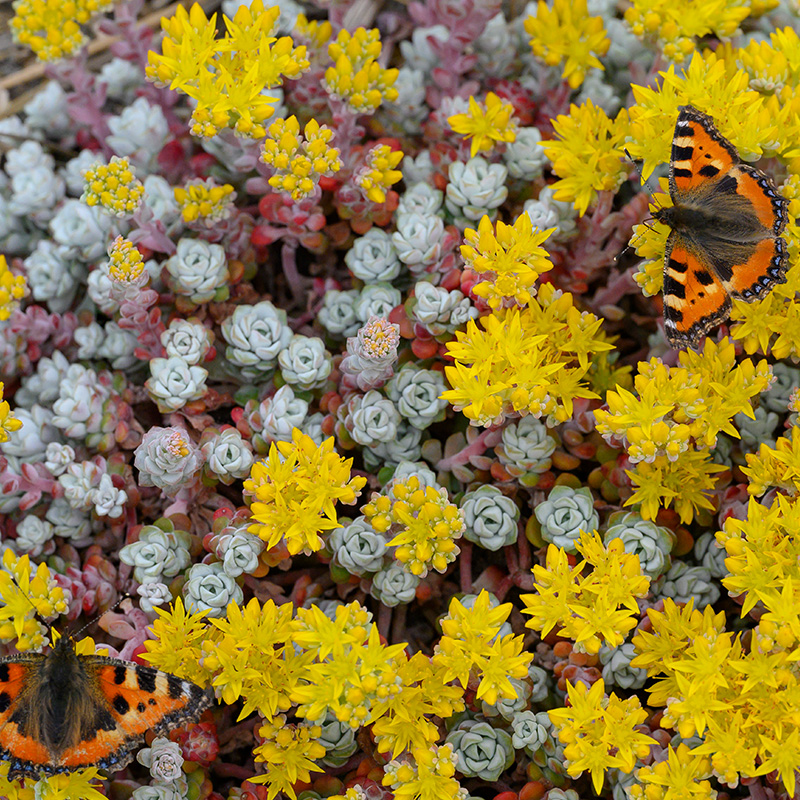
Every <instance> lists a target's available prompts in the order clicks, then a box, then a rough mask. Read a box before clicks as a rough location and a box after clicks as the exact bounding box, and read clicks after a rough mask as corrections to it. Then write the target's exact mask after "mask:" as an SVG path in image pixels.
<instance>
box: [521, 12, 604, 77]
mask: <svg viewBox="0 0 800 800" xmlns="http://www.w3.org/2000/svg"><path fill="white" fill-rule="evenodd" d="M525 30H526V32H527V33H528V34H529V35H530V37H531V42H530V43H531V47H532V48H533V52H534V54H535V55H537V56H539V57H540V58H542V59H544V61H545V63H546V64H549V65H551V66H555V65H556V64H560V63H562V62H563V65H564V67H563V72H562V75H563V77H564V79H565V80H566V81H568V82H569V85H570V86H571V87H572V88H573V89H577V88H578V86H580V85H581V84H582V83H583V81H584V79H585V78H586V72H587V69H588V68H590V67H595V68H598V69H603V65H602V63H601V62H600V60H599V59H598V56H604V55H605V54H606V52H607V51H608V48H609V45H610V44H611V42H610V40H609V39H608V36H607V35H606V31H605V27H604V26H603V18H602V17H592V16H589V14H588V11H587V5H586V0H577V2H571V1H570V0H554V2H553V5H552V7H549V6H548V5H547V3H545V2H544V0H539V4H538V6H537V8H536V15H535V16H530V17H528V18H527V19H526V20H525Z"/></svg>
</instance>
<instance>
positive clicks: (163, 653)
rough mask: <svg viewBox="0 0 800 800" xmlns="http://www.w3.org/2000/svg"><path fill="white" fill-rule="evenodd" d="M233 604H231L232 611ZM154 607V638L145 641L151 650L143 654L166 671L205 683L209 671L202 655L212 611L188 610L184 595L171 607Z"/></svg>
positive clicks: (209, 630)
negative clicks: (202, 659) (167, 609)
mask: <svg viewBox="0 0 800 800" xmlns="http://www.w3.org/2000/svg"><path fill="white" fill-rule="evenodd" d="M232 607H233V606H231V607H229V608H228V613H229V614H230V613H231V609H232ZM154 611H155V612H156V614H158V616H157V617H156V620H155V621H154V622H153V624H152V626H151V627H152V631H153V638H152V639H147V640H146V641H145V647H146V648H147V652H146V653H144V654H142V658H143V659H144V660H145V661H148V662H150V663H151V664H152V665H153V666H154V667H156V668H157V669H160V670H163V671H164V672H169V673H170V674H172V675H177V676H178V677H179V678H185V679H186V680H189V681H193V682H194V683H197V684H200V685H203V684H205V683H206V682H207V681H208V672H207V671H206V670H205V669H204V668H203V664H202V663H201V660H200V659H201V657H202V655H203V650H202V649H201V648H202V647H203V646H204V643H205V641H206V640H207V639H208V638H209V634H210V632H211V629H210V628H209V624H208V621H207V620H206V619H205V617H206V615H207V614H208V611H196V612H187V610H186V608H185V606H184V605H183V600H181V598H180V597H178V598H177V599H176V600H175V603H174V604H173V606H172V607H171V608H170V610H169V611H166V610H165V609H163V608H158V607H156V608H155V609H154ZM234 613H235V612H234Z"/></svg>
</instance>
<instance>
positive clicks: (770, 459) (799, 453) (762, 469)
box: [742, 425, 800, 496]
mask: <svg viewBox="0 0 800 800" xmlns="http://www.w3.org/2000/svg"><path fill="white" fill-rule="evenodd" d="M746 458H747V466H746V467H743V468H742V472H744V474H745V475H747V478H748V480H749V483H748V485H747V491H748V492H750V494H752V495H754V496H758V495H762V494H764V492H766V491H767V489H769V488H771V487H773V486H774V487H777V488H778V489H781V490H782V491H784V492H787V493H789V494H791V495H797V494H800V427H798V426H797V425H795V427H794V428H792V430H791V432H790V435H789V436H780V437H778V440H777V441H776V442H775V447H770V446H769V445H768V444H766V443H765V442H762V443H761V444H760V445H759V447H758V453H747V454H746Z"/></svg>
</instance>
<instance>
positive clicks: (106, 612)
mask: <svg viewBox="0 0 800 800" xmlns="http://www.w3.org/2000/svg"><path fill="white" fill-rule="evenodd" d="M128 597H132V595H131V594H129V593H128V592H125V593H124V594H122V595H120V597H119V599H118V600H117V602H116V603H114V605H113V606H109V607H108V608H107V609H106V610H105V611H103V613H102V614H98V615H97V616H96V617H95V618H94V619H90V620H89V621H88V622H87V623H86V624H85V625H84V626H83V627H82V628H80V629H78V630H77V631H75V633H71V634H70V638H71V639H77V638H78V636H80V635H81V634H82V633H83V632H84V631H85V630H86V629H87V628H91V627H92V625H94V624H95V623H97V622H99V621H100V620H101V619H103V617H104V616H105V615H106V614H109V613H110V612H112V611H113V610H114V609H115V608H116V607H117V606H118V605H119V604H120V603H121V602H122V601H123V600H125V599H127V598H128Z"/></svg>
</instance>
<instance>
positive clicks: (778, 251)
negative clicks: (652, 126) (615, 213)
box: [654, 106, 788, 347]
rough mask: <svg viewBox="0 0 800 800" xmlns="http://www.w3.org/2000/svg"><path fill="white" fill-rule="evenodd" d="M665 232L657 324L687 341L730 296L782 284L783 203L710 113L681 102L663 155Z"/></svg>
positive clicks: (720, 312)
mask: <svg viewBox="0 0 800 800" xmlns="http://www.w3.org/2000/svg"><path fill="white" fill-rule="evenodd" d="M669 181H670V194H671V196H672V200H673V204H674V205H673V207H672V208H664V209H660V210H659V211H657V212H656V214H655V215H654V216H655V217H656V219H660V220H661V221H663V222H665V223H667V224H668V225H669V226H670V227H671V228H672V232H671V233H670V236H669V238H668V240H667V246H666V248H665V259H664V331H665V333H666V335H667V338H668V340H669V341H670V343H671V344H672V345H673V346H674V347H683V346H695V345H696V344H697V342H698V341H699V339H700V338H701V337H702V336H703V335H704V334H705V333H707V332H708V331H709V330H710V329H711V328H713V327H714V326H716V325H719V324H720V323H722V322H724V321H725V320H726V319H727V318H728V316H729V314H730V309H731V297H736V298H740V299H742V300H745V301H746V302H752V301H754V300H758V299H760V298H762V297H764V296H765V295H766V294H767V293H768V292H769V291H770V290H771V289H772V288H773V287H774V286H775V285H776V284H777V283H785V281H786V277H785V271H786V262H787V249H786V243H785V241H784V240H783V239H782V238H781V236H780V234H781V233H782V232H783V230H784V228H785V227H786V221H787V219H788V211H787V207H788V204H787V202H786V200H785V199H784V198H783V197H782V196H781V195H780V194H779V193H778V191H777V189H776V188H775V186H774V184H773V183H772V181H771V180H770V179H769V178H768V177H767V176H766V175H765V174H764V173H762V172H760V171H759V170H757V169H755V168H754V167H751V166H749V165H748V164H743V163H741V162H740V160H739V157H738V154H737V153H736V150H735V149H734V147H733V145H731V143H730V142H729V141H728V140H727V139H725V137H723V136H722V134H720V133H719V131H718V130H717V128H716V126H715V125H714V123H713V120H712V119H711V118H710V117H708V116H707V115H706V114H703V113H701V112H700V111H698V110H697V109H695V108H692V107H691V106H684V107H682V108H681V111H680V114H679V115H678V121H677V123H676V125H675V136H674V139H673V143H672V158H671V162H670V179H669Z"/></svg>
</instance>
